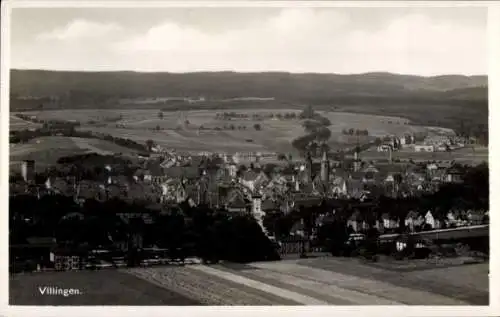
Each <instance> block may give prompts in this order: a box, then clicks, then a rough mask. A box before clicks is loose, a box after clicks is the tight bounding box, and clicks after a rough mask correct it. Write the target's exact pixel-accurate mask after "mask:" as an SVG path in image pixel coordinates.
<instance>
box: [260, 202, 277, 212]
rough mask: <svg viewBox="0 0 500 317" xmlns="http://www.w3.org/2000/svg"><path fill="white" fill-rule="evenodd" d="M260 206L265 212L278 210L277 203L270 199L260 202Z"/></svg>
mask: <svg viewBox="0 0 500 317" xmlns="http://www.w3.org/2000/svg"><path fill="white" fill-rule="evenodd" d="M261 208H262V211H263V212H265V213H273V212H277V211H279V210H280V207H279V205H278V204H277V203H275V202H274V201H272V200H270V199H266V200H264V201H263V202H262V206H261Z"/></svg>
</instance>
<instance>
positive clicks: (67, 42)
mask: <svg viewBox="0 0 500 317" xmlns="http://www.w3.org/2000/svg"><path fill="white" fill-rule="evenodd" d="M486 10H487V9H484V8H414V9H404V8H370V9H367V8H315V9H312V8H284V9H280V8H252V9H249V8H215V9H214V8H212V9H207V8H199V9H192V8H191V9H188V8H162V9H138V10H131V9H76V8H75V9H14V10H13V14H12V16H11V20H12V33H11V66H12V68H32V69H35V68H36V69H53V70H135V71H168V72H192V71H220V70H233V71H289V72H320V73H363V72H373V71H387V72H393V73H404V74H417V75H439V74H465V75H476V74H486V73H487V23H486V22H487V21H486V15H487V11H486Z"/></svg>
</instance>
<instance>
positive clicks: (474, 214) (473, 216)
mask: <svg viewBox="0 0 500 317" xmlns="http://www.w3.org/2000/svg"><path fill="white" fill-rule="evenodd" d="M484 215H485V214H484V212H482V211H480V210H468V211H467V221H468V225H470V226H474V225H480V224H483V219H484Z"/></svg>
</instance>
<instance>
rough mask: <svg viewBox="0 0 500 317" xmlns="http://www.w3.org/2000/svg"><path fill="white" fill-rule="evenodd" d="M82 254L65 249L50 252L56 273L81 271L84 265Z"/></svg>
mask: <svg viewBox="0 0 500 317" xmlns="http://www.w3.org/2000/svg"><path fill="white" fill-rule="evenodd" d="M82 260H83V257H82V253H81V252H79V251H74V250H70V249H65V248H55V249H53V250H52V251H51V252H50V262H52V263H53V265H54V269H55V270H56V271H73V270H80V269H81V267H82V264H83V261H82Z"/></svg>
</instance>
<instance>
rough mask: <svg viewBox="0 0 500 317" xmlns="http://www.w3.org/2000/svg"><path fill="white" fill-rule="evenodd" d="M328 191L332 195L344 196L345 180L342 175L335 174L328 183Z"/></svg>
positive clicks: (345, 191) (345, 193) (345, 192)
mask: <svg viewBox="0 0 500 317" xmlns="http://www.w3.org/2000/svg"><path fill="white" fill-rule="evenodd" d="M330 192H331V193H332V195H334V196H346V195H347V182H346V181H345V180H344V178H343V177H340V176H335V177H334V178H333V179H332V181H331V185H330Z"/></svg>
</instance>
